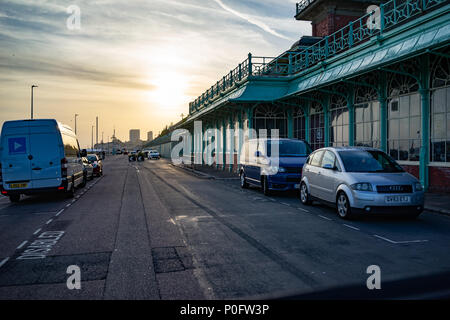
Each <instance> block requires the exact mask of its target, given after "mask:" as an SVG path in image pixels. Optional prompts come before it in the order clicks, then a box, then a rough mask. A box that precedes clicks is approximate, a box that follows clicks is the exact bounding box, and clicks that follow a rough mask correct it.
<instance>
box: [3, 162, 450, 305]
mask: <svg viewBox="0 0 450 320" xmlns="http://www.w3.org/2000/svg"><path fill="white" fill-rule="evenodd" d="M42 240H44V241H42ZM0 244H1V245H0V299H235V298H249V297H251V298H252V297H266V296H268V295H269V296H283V295H289V294H292V293H302V292H310V291H314V290H318V289H320V288H327V287H334V286H342V285H347V284H365V283H366V280H367V278H368V276H369V275H368V274H367V273H366V269H367V267H368V266H369V265H378V266H379V267H380V269H381V275H382V281H389V280H396V279H405V278H409V277H414V276H422V275H430V274H435V273H439V272H443V271H447V270H449V267H450V255H449V254H448V250H449V244H450V218H449V217H447V216H443V215H438V214H434V213H430V212H425V213H424V214H423V215H422V216H421V217H419V219H417V220H415V221H407V220H402V219H391V218H379V217H376V218H375V217H374V218H364V219H361V220H357V221H350V222H349V221H343V220H341V219H339V218H338V217H337V215H336V214H335V212H334V210H333V209H331V208H328V207H325V206H322V205H319V204H315V205H313V206H307V207H305V206H303V205H301V204H300V201H299V200H298V199H297V198H296V196H295V195H294V194H277V195H274V196H272V197H265V196H264V195H263V194H262V193H261V191H260V190H259V189H257V188H251V189H248V190H242V189H240V187H239V181H238V180H210V179H204V178H201V177H197V176H195V175H193V174H192V173H189V172H187V171H184V170H183V169H180V168H177V167H174V166H172V165H171V164H170V163H169V162H167V161H165V160H159V161H156V160H154V161H146V162H144V163H128V161H127V160H126V157H125V156H112V157H110V158H108V159H107V160H105V174H104V176H103V177H101V178H96V179H94V180H93V181H92V182H89V183H88V185H87V186H86V188H84V189H82V190H78V191H77V193H76V197H75V198H74V199H65V198H61V197H54V196H46V197H43V196H34V197H26V198H24V199H23V200H22V201H21V202H20V203H17V204H11V203H9V201H8V199H7V198H1V199H0ZM38 247H39V248H41V249H40V250H36V248H38ZM42 248H44V249H42ZM37 251H39V253H37ZM71 265H75V266H78V267H79V268H80V270H81V273H80V276H81V289H79V290H76V289H75V290H69V289H68V287H67V285H66V281H67V279H68V277H69V276H70V275H69V274H68V273H67V272H66V271H67V268H68V267H69V266H71Z"/></svg>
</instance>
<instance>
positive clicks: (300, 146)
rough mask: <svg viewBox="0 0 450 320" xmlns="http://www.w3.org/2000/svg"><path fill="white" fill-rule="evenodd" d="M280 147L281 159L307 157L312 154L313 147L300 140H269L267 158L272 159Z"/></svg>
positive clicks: (279, 154)
mask: <svg viewBox="0 0 450 320" xmlns="http://www.w3.org/2000/svg"><path fill="white" fill-rule="evenodd" d="M277 146H278V156H279V157H307V156H308V155H309V154H310V153H311V152H312V150H311V147H310V146H309V145H308V144H307V143H305V142H304V141H300V140H267V143H266V146H265V148H266V150H267V153H266V154H267V156H268V157H272V156H276V154H273V155H272V152H276V150H277Z"/></svg>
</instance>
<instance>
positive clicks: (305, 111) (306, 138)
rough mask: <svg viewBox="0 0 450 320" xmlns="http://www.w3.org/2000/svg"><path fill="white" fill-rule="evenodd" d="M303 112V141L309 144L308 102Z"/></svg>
mask: <svg viewBox="0 0 450 320" xmlns="http://www.w3.org/2000/svg"><path fill="white" fill-rule="evenodd" d="M303 112H304V114H305V140H306V141H307V142H308V143H310V138H309V127H310V121H309V102H308V103H307V104H306V107H304V108H303Z"/></svg>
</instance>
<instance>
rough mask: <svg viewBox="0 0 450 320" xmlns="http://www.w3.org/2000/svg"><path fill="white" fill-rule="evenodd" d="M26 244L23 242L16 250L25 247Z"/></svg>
mask: <svg viewBox="0 0 450 320" xmlns="http://www.w3.org/2000/svg"><path fill="white" fill-rule="evenodd" d="M27 242H28V241H26V240H25V241H24V242H22V243H21V244H20V245H19V246H18V247H17V248H16V249H21V248H22V247H23V246H24V245H26V244H27Z"/></svg>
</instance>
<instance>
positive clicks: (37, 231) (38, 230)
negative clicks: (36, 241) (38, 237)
mask: <svg viewBox="0 0 450 320" xmlns="http://www.w3.org/2000/svg"><path fill="white" fill-rule="evenodd" d="M41 230H42V228H39V229H37V230H36V231H35V232H34V233H33V234H38V233H39V232H40V231H41Z"/></svg>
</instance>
